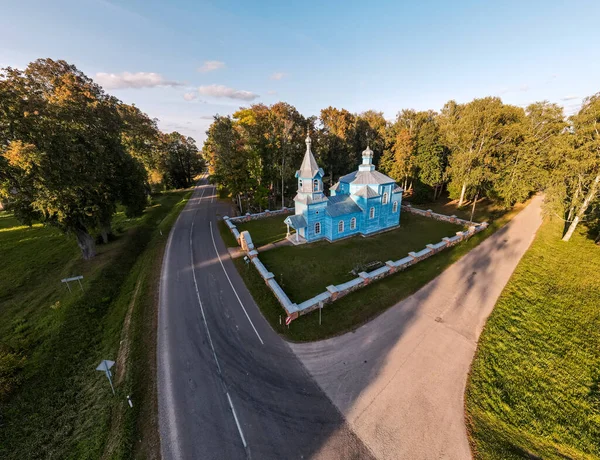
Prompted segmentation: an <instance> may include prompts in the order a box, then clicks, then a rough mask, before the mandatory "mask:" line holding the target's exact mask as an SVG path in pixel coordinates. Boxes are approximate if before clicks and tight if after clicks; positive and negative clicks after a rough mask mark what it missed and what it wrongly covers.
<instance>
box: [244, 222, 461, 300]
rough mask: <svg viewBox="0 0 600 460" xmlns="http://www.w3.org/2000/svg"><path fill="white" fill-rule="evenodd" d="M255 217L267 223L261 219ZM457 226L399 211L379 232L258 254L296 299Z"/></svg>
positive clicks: (398, 256)
mask: <svg viewBox="0 0 600 460" xmlns="http://www.w3.org/2000/svg"><path fill="white" fill-rule="evenodd" d="M281 220H282V219H281V217H279V221H281ZM255 222H256V223H263V224H265V226H266V222H265V221H264V220H262V221H255ZM273 224H274V225H278V224H276V223H273ZM462 230H464V228H463V227H462V226H460V225H455V224H451V223H447V222H440V221H436V220H433V219H429V218H426V217H421V216H417V215H413V214H409V213H403V214H402V218H401V222H400V226H399V227H398V228H395V229H393V230H390V231H387V232H383V233H380V234H379V235H373V236H370V237H368V238H365V237H362V236H358V235H357V236H354V237H351V238H347V239H345V240H341V241H336V242H335V243H330V242H328V241H318V242H315V243H312V244H307V245H301V246H285V247H280V248H276V249H272V250H269V251H265V252H261V253H260V259H261V260H262V262H263V264H264V265H265V266H266V267H267V269H268V270H269V271H271V272H272V273H273V274H275V277H276V279H277V282H278V283H279V284H280V286H281V287H282V288H283V289H284V291H285V292H286V293H287V294H288V296H289V297H290V299H291V300H292V301H293V302H296V303H300V302H303V301H304V300H307V299H309V298H310V297H312V296H314V295H316V294H319V293H320V292H323V291H324V290H325V288H326V287H327V286H329V285H330V284H333V285H336V284H340V283H344V282H346V281H349V280H351V279H352V278H355V277H356V276H357V275H358V273H359V272H362V271H371V270H374V269H376V268H379V267H380V266H383V265H384V264H385V262H386V261H388V260H398V259H401V258H403V257H406V256H407V255H408V253H409V252H411V251H419V250H421V249H423V248H425V245H426V244H429V243H437V242H439V241H440V240H441V239H442V238H443V237H450V236H454V234H455V233H456V232H459V231H462ZM250 234H251V235H252V237H253V238H254V234H253V233H252V232H250ZM434 257H435V256H434Z"/></svg>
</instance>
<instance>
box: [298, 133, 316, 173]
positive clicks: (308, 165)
mask: <svg viewBox="0 0 600 460" xmlns="http://www.w3.org/2000/svg"><path fill="white" fill-rule="evenodd" d="M310 146H311V140H310V134H307V135H306V153H305V154H304V159H303V160H302V165H301V166H300V170H299V171H298V173H299V177H302V178H304V179H312V178H313V177H315V176H316V175H317V173H318V172H319V166H318V165H317V160H315V157H314V155H313V153H312V150H311V148H310Z"/></svg>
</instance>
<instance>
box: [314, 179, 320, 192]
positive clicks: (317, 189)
mask: <svg viewBox="0 0 600 460" xmlns="http://www.w3.org/2000/svg"><path fill="white" fill-rule="evenodd" d="M318 191H319V179H314V180H313V192H318Z"/></svg>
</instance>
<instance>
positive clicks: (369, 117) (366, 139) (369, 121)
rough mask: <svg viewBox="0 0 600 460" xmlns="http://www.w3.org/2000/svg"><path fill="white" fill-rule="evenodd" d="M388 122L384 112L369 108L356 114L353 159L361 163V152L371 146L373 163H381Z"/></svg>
mask: <svg viewBox="0 0 600 460" xmlns="http://www.w3.org/2000/svg"><path fill="white" fill-rule="evenodd" d="M387 125H388V123H387V121H386V120H385V118H384V116H383V112H376V111H375V110H367V111H366V112H363V113H360V114H358V115H356V116H355V124H354V143H353V153H354V157H353V161H354V162H356V163H360V159H361V152H362V151H363V150H364V149H365V148H366V147H367V146H369V147H370V148H371V150H373V163H375V164H379V161H380V158H381V156H382V155H383V152H384V150H385V148H386V130H387V127H388V126H387Z"/></svg>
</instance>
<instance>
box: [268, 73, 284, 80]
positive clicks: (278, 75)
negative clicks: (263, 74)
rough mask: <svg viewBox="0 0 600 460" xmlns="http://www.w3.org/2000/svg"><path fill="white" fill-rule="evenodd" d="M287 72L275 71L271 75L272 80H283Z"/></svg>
mask: <svg viewBox="0 0 600 460" xmlns="http://www.w3.org/2000/svg"><path fill="white" fill-rule="evenodd" d="M286 76H287V73H285V72H275V73H274V74H272V75H271V80H281V79H282V78H283V77H286Z"/></svg>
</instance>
